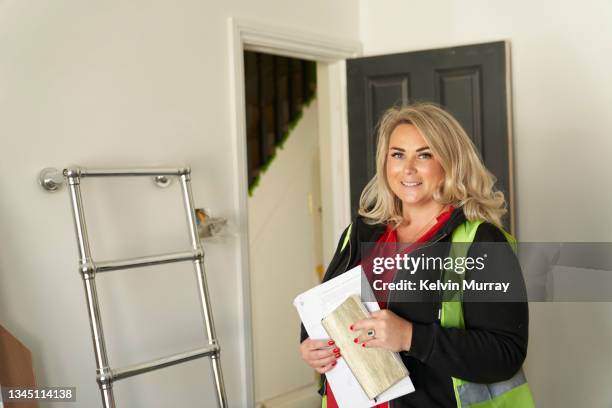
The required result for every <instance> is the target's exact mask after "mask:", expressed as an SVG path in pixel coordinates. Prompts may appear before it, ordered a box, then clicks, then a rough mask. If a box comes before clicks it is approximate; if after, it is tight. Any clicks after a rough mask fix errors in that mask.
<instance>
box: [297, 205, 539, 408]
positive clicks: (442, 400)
mask: <svg viewBox="0 0 612 408" xmlns="http://www.w3.org/2000/svg"><path fill="white" fill-rule="evenodd" d="M464 221H465V216H464V214H463V211H462V210H461V209H456V210H455V211H453V214H452V215H451V218H450V219H449V220H448V221H447V222H446V223H445V224H444V225H443V226H442V227H441V228H440V230H439V231H438V233H437V234H435V236H434V237H433V238H432V239H431V242H434V241H437V242H440V243H444V242H450V238H451V234H452V231H453V230H454V229H455V228H456V227H457V226H459V225H460V224H462V223H463V222H464ZM385 228H386V227H385V226H384V225H368V224H366V223H365V222H364V220H363V218H362V217H357V219H355V221H354V222H353V227H352V228H351V236H350V239H349V245H348V246H347V247H346V248H345V249H344V250H342V251H341V247H342V242H343V240H344V235H345V234H346V230H345V232H344V233H343V234H342V237H341V239H340V242H339V243H338V247H337V248H336V252H335V254H334V257H333V259H332V261H331V262H330V264H329V267H328V268H327V271H326V273H325V277H324V278H323V281H327V280H329V279H332V278H334V277H336V276H338V275H340V274H342V273H344V272H346V271H347V270H349V269H351V268H352V267H353V266H355V265H357V264H359V262H360V260H361V250H362V249H361V245H360V243H364V242H376V241H377V240H378V239H379V238H380V237H381V236H382V234H383V233H384V232H385ZM474 242H500V243H505V246H507V251H506V249H505V248H504V246H503V244H500V245H502V249H503V250H504V252H505V256H504V259H503V260H501V261H500V260H498V261H499V262H503V264H504V273H509V274H512V275H514V276H512V277H511V278H512V280H513V281H515V282H519V283H520V284H521V285H523V286H522V290H524V283H523V281H522V274H521V270H520V266H519V264H518V260H517V259H516V256H515V255H514V253H513V251H512V248H511V247H510V245H509V244H507V240H506V238H505V236H504V235H503V233H502V232H501V231H500V230H499V229H498V228H497V227H495V226H493V225H491V224H488V223H483V224H481V225H480V226H479V227H478V230H477V232H476V236H475V238H474ZM433 247H434V246H432V247H431V248H432V250H438V251H440V250H443V249H441V248H446V250H447V251H448V248H449V247H448V246H444V245H438V246H435V248H438V249H433ZM478 251H482V248H479V247H478V245H472V246H471V247H470V252H469V253H468V256H471V257H478V256H480V255H479V254H478ZM441 255H442V256H446V255H448V253H446V254H441ZM493 267H495V266H493ZM508 271H509V272H508ZM438 276H439V275H438V272H434V273H433V275H432V277H434V279H437V278H438ZM401 278H402V274H401V273H398V274H397V275H396V277H395V281H398V280H399V279H401ZM469 278H470V276H469V274H467V275H466V279H469ZM387 308H388V309H389V310H391V311H393V312H394V313H395V314H397V315H398V316H400V317H402V318H404V319H406V320H408V321H410V322H412V323H413V334H412V345H411V347H410V350H409V351H407V352H402V353H400V354H401V356H402V360H403V362H404V364H405V365H406V367H407V368H408V371H409V372H410V378H411V379H412V382H413V384H414V387H415V392H413V393H411V394H408V395H405V396H403V397H401V398H398V399H395V400H393V401H391V403H390V406H391V407H393V408H397V407H418V408H429V407H449V408H451V407H453V408H454V407H456V406H457V405H456V402H455V396H454V391H453V387H452V381H451V377H457V378H461V379H463V380H467V381H470V382H477V383H487V384H489V383H494V382H498V381H503V380H506V379H509V378H510V377H512V376H513V375H514V374H515V373H516V372H517V371H518V370H519V369H520V368H521V366H522V364H523V361H524V359H525V357H526V355H527V338H528V326H529V323H528V322H529V311H528V306H527V302H473V303H472V302H464V304H463V315H464V321H465V327H466V328H465V329H454V328H443V327H441V326H440V321H439V317H438V316H439V314H438V312H439V308H440V297H439V296H435V295H432V296H431V297H430V298H429V299H424V301H422V302H394V301H393V300H392V299H391V301H390V302H389V303H388V305H387ZM307 337H308V334H307V333H306V331H305V329H304V326H302V332H301V341H303V340H304V339H306V338H307ZM322 390H323V387H322ZM322 390H321V391H322Z"/></svg>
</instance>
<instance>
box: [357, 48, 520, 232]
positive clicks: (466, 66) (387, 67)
mask: <svg viewBox="0 0 612 408" xmlns="http://www.w3.org/2000/svg"><path fill="white" fill-rule="evenodd" d="M346 69H347V97H348V119H349V156H350V173H351V175H350V176H351V207H352V210H353V214H355V213H356V210H357V206H358V203H359V197H360V195H361V191H362V190H363V187H364V186H365V185H366V183H367V182H368V181H369V180H370V179H371V178H372V177H373V176H374V173H375V155H374V154H373V153H374V148H373V146H375V145H376V124H377V123H378V120H379V118H380V115H381V114H382V112H384V111H385V109H386V108H388V107H391V106H393V105H396V104H397V102H398V101H400V100H401V102H402V103H406V102H407V101H406V99H409V100H410V102H416V101H431V102H436V103H439V104H440V105H442V106H444V107H446V108H447V109H448V110H449V111H450V112H452V113H453V115H455V117H456V118H457V120H458V121H459V122H460V123H461V124H462V126H463V127H464V128H465V129H466V132H467V133H468V135H469V136H470V138H471V139H472V140H473V142H474V145H475V146H476V148H477V150H478V152H479V153H480V155H481V157H482V158H483V160H484V164H485V166H486V167H487V168H488V169H489V170H490V171H491V172H492V173H493V174H494V175H495V176H496V177H497V184H496V187H497V188H498V189H499V190H501V191H503V192H504V194H505V195H506V199H509V196H510V180H511V178H510V168H511V163H510V162H509V148H510V146H509V135H508V117H507V112H508V109H507V108H508V106H507V84H506V80H507V79H506V44H505V43H504V42H494V43H486V44H477V45H469V46H462V47H452V48H443V49H436V50H426V51H416V52H408V53H401V54H390V55H380V56H373V57H366V58H356V59H351V60H347V65H346ZM402 78H407V80H406V81H407V82H406V84H407V86H406V89H405V90H404V89H403V88H402V86H403V85H402V84H403V82H402V81H403V79H402ZM405 95H406V96H405ZM511 204H512V203H511ZM510 211H512V207H510ZM509 219H510V217H506V219H505V222H506V227H509V224H508V220H509Z"/></svg>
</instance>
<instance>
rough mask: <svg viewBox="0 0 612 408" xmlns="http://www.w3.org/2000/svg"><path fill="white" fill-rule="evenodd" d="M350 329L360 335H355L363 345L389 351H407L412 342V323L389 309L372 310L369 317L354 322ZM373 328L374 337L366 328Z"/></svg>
mask: <svg viewBox="0 0 612 408" xmlns="http://www.w3.org/2000/svg"><path fill="white" fill-rule="evenodd" d="M350 329H351V330H352V331H353V332H354V333H355V334H359V332H360V331H361V333H362V335H361V336H358V337H356V339H357V342H358V343H359V344H362V345H363V347H380V348H383V349H386V350H390V351H395V352H399V351H408V350H410V345H411V343H412V323H411V322H409V321H408V320H405V319H402V318H401V317H399V316H398V315H396V314H395V313H393V312H392V311H390V310H386V309H384V310H378V311H376V312H372V314H371V318H369V319H363V320H359V321H358V322H355V324H353V325H352V326H351V327H350ZM370 329H373V330H374V337H371V336H368V335H367V332H368V330H370Z"/></svg>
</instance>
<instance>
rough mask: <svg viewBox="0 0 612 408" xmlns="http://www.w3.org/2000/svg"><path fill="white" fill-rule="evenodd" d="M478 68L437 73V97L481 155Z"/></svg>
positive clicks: (480, 108)
mask: <svg viewBox="0 0 612 408" xmlns="http://www.w3.org/2000/svg"><path fill="white" fill-rule="evenodd" d="M480 81H481V74H480V67H469V68H457V69H446V70H437V71H436V73H435V86H436V97H437V100H438V101H440V104H441V105H442V106H444V107H446V109H448V110H449V111H450V112H451V113H452V114H453V115H454V116H455V118H457V120H458V121H459V123H461V124H462V125H463V127H464V129H465V131H466V132H467V134H468V135H469V136H470V138H471V139H472V142H474V145H476V149H477V150H478V151H479V152H481V154H482V153H484V152H483V150H482V148H483V140H482V91H481V84H480Z"/></svg>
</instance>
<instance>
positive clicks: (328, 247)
mask: <svg viewBox="0 0 612 408" xmlns="http://www.w3.org/2000/svg"><path fill="white" fill-rule="evenodd" d="M228 25H229V30H230V35H229V38H230V52H229V57H230V61H229V66H230V71H231V73H230V76H231V78H230V82H231V95H230V98H231V102H230V103H231V107H230V112H231V114H232V140H233V144H234V152H235V154H234V158H235V159H234V169H235V172H236V175H237V183H236V184H235V190H234V196H235V202H236V203H237V208H235V214H236V223H237V227H238V233H239V259H238V265H239V267H240V270H241V275H240V276H239V279H240V281H241V285H240V288H239V290H241V291H242V293H241V296H239V301H242V305H241V306H242V307H241V308H240V310H241V313H242V316H237V319H239V321H242V322H243V325H242V330H243V333H242V335H243V339H244V344H243V346H244V347H243V349H242V355H241V357H242V358H241V360H242V361H243V362H244V366H243V367H242V369H243V371H242V373H241V375H242V380H243V383H244V384H245V385H246V387H245V390H244V393H245V394H244V395H243V401H245V402H246V404H247V405H246V406H249V407H252V406H255V391H254V367H253V365H254V363H253V332H252V327H253V325H252V321H251V282H250V276H249V274H250V271H249V239H248V175H247V170H248V169H247V150H246V118H245V112H246V109H245V96H244V95H245V94H244V59H243V55H244V51H245V50H250V51H258V52H265V53H269V54H276V55H284V56H288V57H294V58H301V59H306V60H312V61H316V62H317V63H318V64H317V100H318V106H319V112H318V113H319V137H320V140H319V145H320V150H321V151H320V153H321V159H320V160H321V200H322V210H323V211H322V218H323V251H324V252H323V254H324V261H325V262H329V260H330V258H331V252H332V251H333V249H334V248H335V246H336V242H335V241H336V240H337V239H338V237H339V235H340V233H341V232H342V230H343V229H344V228H345V227H346V225H347V224H348V223H349V222H350V194H349V188H350V187H349V186H350V184H349V166H348V131H347V120H346V112H347V106H346V75H345V59H347V58H354V57H357V56H360V55H361V52H362V47H361V43H360V42H358V41H352V40H346V39H341V38H334V37H329V36H326V35H321V34H317V33H312V32H304V31H297V30H294V29H290V28H286V27H278V26H271V25H269V24H263V23H259V22H256V21H252V20H244V19H237V18H230V19H229V21H228ZM286 307H291V305H286ZM296 338H297V327H296ZM296 343H297V342H296ZM296 352H297V344H296Z"/></svg>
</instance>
